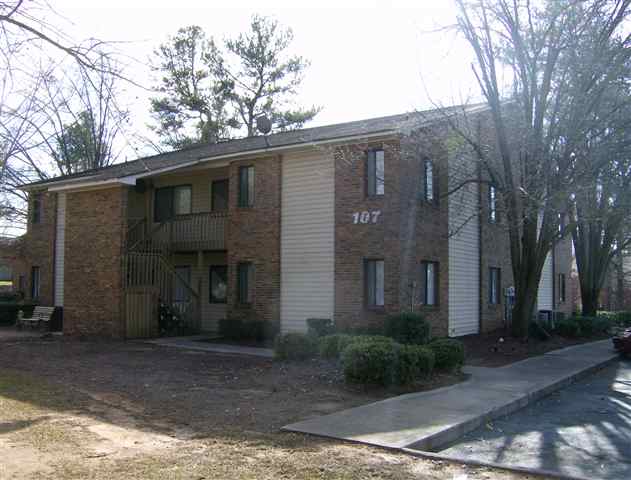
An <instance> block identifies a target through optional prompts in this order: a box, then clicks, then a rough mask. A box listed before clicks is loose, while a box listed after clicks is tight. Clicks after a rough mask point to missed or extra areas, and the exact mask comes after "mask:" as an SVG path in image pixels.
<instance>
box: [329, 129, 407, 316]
mask: <svg viewBox="0 0 631 480" xmlns="http://www.w3.org/2000/svg"><path fill="white" fill-rule="evenodd" d="M376 148H383V150H384V168H385V178H384V191H385V195H383V196H375V197H369V196H368V195H367V191H366V188H367V183H366V156H367V153H366V152H367V150H368V149H376ZM334 159H335V308H334V312H335V313H334V315H335V322H336V323H337V325H338V326H339V327H340V328H354V327H358V326H371V325H379V324H381V323H382V322H383V319H384V318H385V316H386V315H387V314H388V313H393V312H396V311H398V310H399V268H400V265H399V216H400V208H399V195H398V192H399V159H400V155H399V141H398V140H389V141H384V142H378V143H365V144H355V145H351V146H343V147H339V148H336V149H335V152H334ZM374 211H380V212H381V214H380V215H379V217H378V219H377V223H372V222H369V223H367V224H361V223H359V224H354V223H353V214H354V213H358V212H374ZM367 259H383V260H384V276H385V280H384V307H383V308H378V309H370V308H368V307H367V306H366V303H365V298H364V297H365V292H364V289H365V287H364V261H365V260H367Z"/></svg>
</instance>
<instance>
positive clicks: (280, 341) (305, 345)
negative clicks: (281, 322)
mask: <svg viewBox="0 0 631 480" xmlns="http://www.w3.org/2000/svg"><path fill="white" fill-rule="evenodd" d="M315 353H316V342H315V340H314V338H313V337H312V336H310V335H305V334H304V333H285V334H283V335H277V336H276V340H275V341H274V356H275V357H276V358H278V359H280V360H304V359H306V358H309V357H312V356H313V355H314V354H315Z"/></svg>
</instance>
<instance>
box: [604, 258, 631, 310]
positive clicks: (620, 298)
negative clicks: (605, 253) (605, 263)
mask: <svg viewBox="0 0 631 480" xmlns="http://www.w3.org/2000/svg"><path fill="white" fill-rule="evenodd" d="M599 304H600V305H599V308H600V309H601V310H608V311H620V310H631V252H629V251H623V252H622V253H621V254H620V255H615V256H614V257H613V258H612V259H611V263H610V264H609V269H608V270H607V275H606V277H605V281H604V282H603V288H602V290H601V293H600V300H599Z"/></svg>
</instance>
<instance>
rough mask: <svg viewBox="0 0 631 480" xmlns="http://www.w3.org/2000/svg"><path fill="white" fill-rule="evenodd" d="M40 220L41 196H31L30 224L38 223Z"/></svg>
mask: <svg viewBox="0 0 631 480" xmlns="http://www.w3.org/2000/svg"><path fill="white" fill-rule="evenodd" d="M41 220H42V194H41V193H34V194H33V205H32V211H31V223H39V222H41Z"/></svg>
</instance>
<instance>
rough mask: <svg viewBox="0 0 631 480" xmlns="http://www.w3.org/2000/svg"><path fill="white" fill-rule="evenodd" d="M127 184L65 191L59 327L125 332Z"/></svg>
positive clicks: (91, 332) (76, 332) (98, 332)
mask: <svg viewBox="0 0 631 480" xmlns="http://www.w3.org/2000/svg"><path fill="white" fill-rule="evenodd" d="M126 200H127V190H126V188H121V187H117V188H108V189H104V190H95V191H86V192H77V193H68V194H67V200H66V202H67V203H66V239H65V282H64V285H65V288H64V332H65V333H68V334H71V335H100V336H106V337H124V336H125V327H124V324H123V318H122V314H121V305H122V283H121V282H122V274H121V265H122V263H121V254H122V252H123V241H124V234H125V229H126V218H127V212H126V208H127V205H126Z"/></svg>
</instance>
